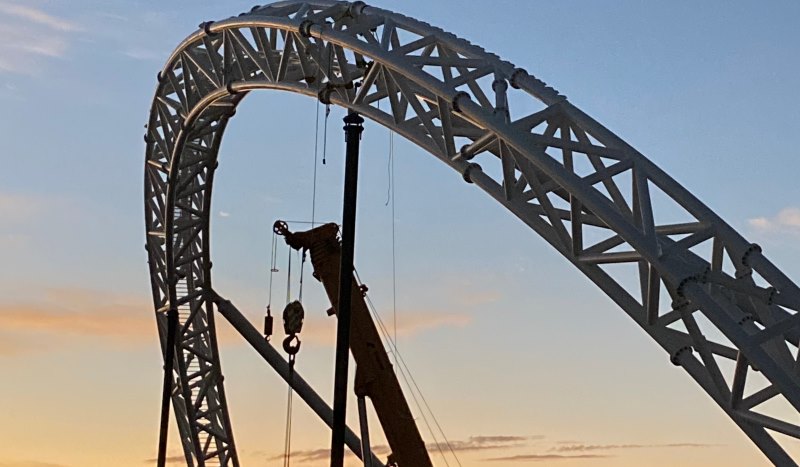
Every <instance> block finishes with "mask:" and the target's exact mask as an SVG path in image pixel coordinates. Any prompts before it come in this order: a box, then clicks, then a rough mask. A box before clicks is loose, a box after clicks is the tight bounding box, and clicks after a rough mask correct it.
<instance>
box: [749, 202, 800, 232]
mask: <svg viewBox="0 0 800 467" xmlns="http://www.w3.org/2000/svg"><path fill="white" fill-rule="evenodd" d="M747 223H748V224H749V225H750V227H752V228H754V229H755V230H758V231H761V232H778V233H793V234H800V208H795V207H788V208H785V209H782V210H781V211H780V212H778V214H776V215H775V216H773V217H756V218H754V219H748V220H747Z"/></svg>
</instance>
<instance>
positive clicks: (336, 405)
mask: <svg viewBox="0 0 800 467" xmlns="http://www.w3.org/2000/svg"><path fill="white" fill-rule="evenodd" d="M363 123H364V119H363V118H362V117H361V116H360V115H358V114H357V113H355V112H350V113H349V114H347V116H346V117H345V118H344V137H345V142H346V144H347V154H346V159H345V166H344V200H343V203H342V204H343V206H342V259H341V262H340V266H339V301H338V304H339V309H338V310H337V314H338V321H337V328H336V371H335V375H334V380H333V430H332V431H333V432H332V434H331V467H343V465H344V430H345V426H346V425H345V417H346V413H347V373H348V372H347V365H348V363H349V359H350V302H351V298H352V297H351V293H352V287H353V284H352V282H353V250H354V247H355V239H356V232H355V230H356V193H357V189H358V151H359V143H360V141H361V132H362V131H363V130H364V127H363V125H362V124H363Z"/></svg>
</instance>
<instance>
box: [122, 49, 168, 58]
mask: <svg viewBox="0 0 800 467" xmlns="http://www.w3.org/2000/svg"><path fill="white" fill-rule="evenodd" d="M122 53H123V55H125V56H126V57H129V58H132V59H134V60H145V61H158V62H161V61H164V60H165V59H166V58H167V55H166V54H165V53H164V51H160V52H159V51H157V50H153V49H146V48H144V47H137V46H133V47H130V48H128V49H126V50H125V51H124V52H122Z"/></svg>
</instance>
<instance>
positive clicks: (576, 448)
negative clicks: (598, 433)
mask: <svg viewBox="0 0 800 467" xmlns="http://www.w3.org/2000/svg"><path fill="white" fill-rule="evenodd" d="M716 446H718V445H717V444H705V443H665V444H567V445H561V446H556V447H553V448H551V449H550V451H551V452H587V451H609V450H619V449H647V448H710V447H716Z"/></svg>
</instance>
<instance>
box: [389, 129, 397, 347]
mask: <svg viewBox="0 0 800 467" xmlns="http://www.w3.org/2000/svg"><path fill="white" fill-rule="evenodd" d="M389 168H390V171H391V174H390V177H389V183H390V188H391V195H392V319H393V321H394V323H393V324H394V346H395V347H397V250H396V248H395V246H396V242H395V230H396V229H395V222H396V221H395V213H394V212H395V210H394V206H395V203H394V201H395V196H394V187H395V179H394V131H393V130H389ZM395 363H397V356H396V354H395Z"/></svg>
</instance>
